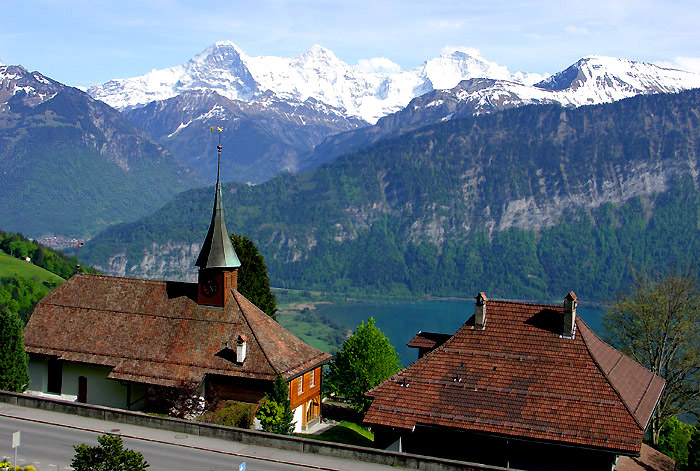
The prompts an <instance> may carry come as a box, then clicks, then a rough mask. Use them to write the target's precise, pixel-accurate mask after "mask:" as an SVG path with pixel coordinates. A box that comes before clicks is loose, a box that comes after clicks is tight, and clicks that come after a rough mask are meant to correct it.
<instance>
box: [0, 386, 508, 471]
mask: <svg viewBox="0 0 700 471" xmlns="http://www.w3.org/2000/svg"><path fill="white" fill-rule="evenodd" d="M0 402H5V403H8V404H13V405H17V406H21V407H30V408H34V409H42V410H48V411H53V412H61V413H64V414H72V415H79V416H82V417H90V418H93V419H99V420H107V421H111V422H118V423H123V424H130V425H139V426H142V427H150V428H156V429H161V430H169V431H172V432H177V433H186V434H188V435H199V436H202V437H210V438H220V439H222V440H230V441H235V442H240V443H245V444H249V445H258V446H265V447H272V448H278V449H282V450H289V451H297V452H301V453H315V454H318V455H324V456H332V457H336V458H342V459H347V460H354V461H365V462H370V463H377V464H385V465H390V466H391V465H393V466H400V467H403V468H410V469H420V470H425V471H438V470H439V471H452V470H466V471H497V470H502V469H504V468H499V467H493V466H486V465H479V464H474V463H466V462H462V461H454V460H447V459H441V458H433V457H429V456H422V455H412V454H408V453H399V452H393V451H385V450H377V449H374V448H366V447H360V446H353V445H343V444H337V443H329V442H324V441H320V440H313V439H309V438H301V437H295V436H286V435H275V434H270V433H266V432H260V431H257V430H248V429H241V428H235V427H225V426H221V425H213V424H205V423H202V422H195V421H189V420H181V419H173V418H169V417H157V416H152V415H148V414H144V413H142V412H134V411H127V410H122V409H112V408H109V407H102V406H94V405H90V404H81V403H76V402H70V401H63V400H59V399H52V398H45V397H36V396H31V395H27V394H17V393H11V392H7V391H0Z"/></svg>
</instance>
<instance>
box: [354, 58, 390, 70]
mask: <svg viewBox="0 0 700 471" xmlns="http://www.w3.org/2000/svg"><path fill="white" fill-rule="evenodd" d="M355 67H356V68H357V69H358V70H361V71H362V72H367V73H372V72H386V73H390V74H397V73H399V72H401V66H400V65H399V64H397V63H396V62H392V61H391V60H389V59H387V58H386V57H373V58H372V59H360V60H359V61H357V65H356V66H355Z"/></svg>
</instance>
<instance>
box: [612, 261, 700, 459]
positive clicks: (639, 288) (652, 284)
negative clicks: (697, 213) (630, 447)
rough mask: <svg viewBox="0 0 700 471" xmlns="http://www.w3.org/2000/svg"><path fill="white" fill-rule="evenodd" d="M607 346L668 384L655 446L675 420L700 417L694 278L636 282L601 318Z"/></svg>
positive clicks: (698, 301) (698, 300) (699, 299)
mask: <svg viewBox="0 0 700 471" xmlns="http://www.w3.org/2000/svg"><path fill="white" fill-rule="evenodd" d="M603 325H604V326H605V328H606V330H607V336H606V340H608V341H609V342H610V343H612V344H613V345H615V346H616V347H617V348H619V349H620V350H622V351H623V352H624V353H626V354H627V355H629V356H631V357H632V358H634V359H635V360H637V361H638V362H639V363H640V364H642V365H643V366H645V367H647V368H648V369H649V370H651V371H652V372H653V373H654V374H657V375H659V376H661V377H662V378H664V379H665V380H666V390H665V392H664V394H663V396H662V397H661V399H660V401H659V404H658V406H657V408H656V410H655V411H654V415H653V417H652V423H651V426H652V441H653V443H654V445H656V446H658V444H659V434H660V431H661V429H662V427H663V426H664V424H666V423H667V422H668V421H669V420H670V419H671V417H674V416H677V415H679V414H684V413H690V414H693V415H695V416H696V417H697V416H698V413H699V412H700V408H699V407H698V398H699V397H700V392H699V389H700V388H699V381H700V286H698V282H697V280H696V279H695V277H693V276H691V275H685V274H684V275H667V276H663V277H659V278H656V279H650V278H649V277H646V276H645V277H638V279H637V283H636V285H635V287H634V288H633V290H632V291H631V293H623V294H622V295H621V296H620V297H619V299H618V300H617V301H616V302H615V303H614V304H613V305H612V306H610V308H609V309H608V311H607V312H606V313H605V314H604V315H603Z"/></svg>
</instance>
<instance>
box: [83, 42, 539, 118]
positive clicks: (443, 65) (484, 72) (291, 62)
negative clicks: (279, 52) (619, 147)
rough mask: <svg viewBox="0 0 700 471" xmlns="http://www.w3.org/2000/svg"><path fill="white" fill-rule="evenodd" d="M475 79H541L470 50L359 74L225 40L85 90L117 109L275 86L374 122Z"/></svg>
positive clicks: (319, 59)
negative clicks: (254, 53)
mask: <svg viewBox="0 0 700 471" xmlns="http://www.w3.org/2000/svg"><path fill="white" fill-rule="evenodd" d="M477 77H489V78H497V79H506V80H511V81H513V82H517V83H525V84H532V83H535V82H537V81H539V80H541V79H542V78H544V77H543V76H541V75H537V74H525V73H522V72H517V73H515V74H511V73H510V72H509V71H508V69H507V68H506V67H503V66H500V65H498V64H496V63H494V62H489V61H487V60H486V59H484V58H483V57H481V56H479V55H478V54H476V53H474V52H472V53H471V54H468V53H466V52H464V51H454V52H451V53H446V54H443V55H442V56H440V57H438V58H435V59H431V60H429V61H426V62H425V63H423V64H422V65H421V66H419V67H417V68H416V69H414V70H412V71H399V72H393V73H389V72H363V71H361V70H359V69H358V68H353V67H351V66H349V65H348V64H346V63H345V62H343V61H341V60H340V59H338V58H337V57H336V56H335V54H333V52H331V51H329V50H328V49H326V48H323V47H321V46H318V45H316V46H313V47H312V48H311V49H310V50H309V51H308V52H306V53H304V54H301V55H299V56H297V57H293V58H283V57H275V56H258V57H251V56H248V55H246V54H245V53H244V52H243V51H241V50H240V48H238V47H237V46H236V45H235V44H234V43H232V42H230V41H222V42H217V43H215V44H214V45H212V46H210V47H209V48H207V49H206V50H204V51H203V52H202V53H201V54H199V55H197V56H195V57H194V58H192V59H191V60H189V61H188V62H186V63H185V64H182V65H179V66H176V67H172V68H169V69H162V70H153V71H151V72H149V73H147V74H145V75H143V76H140V77H133V78H127V79H115V80H111V81H109V82H107V83H105V84H102V85H94V86H92V87H90V88H89V89H88V93H89V94H90V95H91V96H92V97H94V98H97V99H99V100H102V101H104V102H106V103H107V104H109V105H111V106H113V107H115V108H117V109H127V108H136V107H139V106H144V105H145V104H147V103H149V102H151V101H155V100H165V99H168V98H172V97H174V96H177V95H179V94H180V93H182V92H184V91H188V90H213V91H216V92H217V93H219V94H220V95H222V96H225V97H227V98H230V99H234V100H242V101H249V100H251V99H253V98H254V97H256V96H258V95H260V94H262V93H264V92H266V91H272V92H273V93H275V94H276V95H278V96H279V97H280V98H283V99H292V100H295V101H301V102H303V101H305V100H306V99H307V98H314V99H316V100H318V101H321V102H323V103H326V104H328V105H330V106H333V107H336V108H340V109H343V110H345V113H346V114H347V115H348V116H354V117H359V118H361V119H363V120H365V121H367V122H370V123H375V122H376V121H377V120H378V119H379V118H381V117H382V116H386V115H388V114H390V113H393V112H396V111H398V110H400V109H401V108H403V107H404V106H406V105H407V104H408V103H409V102H410V101H411V99H413V98H415V97H416V96H420V95H422V94H424V93H426V92H429V91H431V90H434V89H449V88H452V87H454V86H456V85H457V84H458V83H459V82H460V81H461V80H464V79H470V78H477Z"/></svg>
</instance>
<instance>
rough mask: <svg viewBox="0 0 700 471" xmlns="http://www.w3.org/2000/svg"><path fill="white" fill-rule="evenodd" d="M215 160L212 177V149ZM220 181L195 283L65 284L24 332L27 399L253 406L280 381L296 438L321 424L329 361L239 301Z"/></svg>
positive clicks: (94, 279) (81, 278) (114, 280)
mask: <svg viewBox="0 0 700 471" xmlns="http://www.w3.org/2000/svg"><path fill="white" fill-rule="evenodd" d="M218 153H219V169H220V167H221V146H220V145H219V146H218ZM219 175H220V170H219ZM219 175H217V183H216V193H215V197H214V209H213V214H212V218H211V224H210V227H209V231H208V233H207V235H206V238H205V240H204V243H203V244H202V249H201V252H200V254H199V257H198V258H197V261H196V266H198V267H199V279H198V282H197V283H184V282H175V281H154V280H142V279H132V278H121V277H111V276H102V275H86V274H79V275H75V276H73V277H72V278H70V279H69V280H67V281H66V282H64V283H63V284H62V285H61V286H60V287H58V288H56V289H55V290H54V291H52V292H51V293H50V294H48V295H47V296H46V297H45V298H43V299H42V300H41V301H40V302H39V303H38V304H37V306H36V308H35V309H34V312H33V314H32V316H31V318H30V320H29V322H28V323H27V325H26V327H25V330H24V339H25V345H26V351H27V353H28V354H29V357H30V360H29V372H30V378H31V384H30V386H29V390H30V393H34V394H41V395H49V396H52V397H60V398H63V399H67V400H74V401H78V402H83V403H88V404H97V405H104V406H109V407H117V408H122V409H129V410H139V409H142V408H143V407H144V404H145V403H146V401H147V400H148V399H149V394H152V393H151V391H153V390H154V388H161V390H162V388H166V389H167V388H173V389H176V388H181V387H182V386H183V385H196V387H197V391H198V394H199V395H200V396H202V397H204V398H205V399H206V400H207V401H216V400H237V401H242V402H248V403H260V402H262V401H263V400H264V398H265V393H266V392H269V391H270V390H271V389H272V384H273V381H274V379H275V377H276V376H277V375H282V377H283V378H284V379H285V380H286V381H287V384H288V386H289V391H290V400H291V406H292V409H293V412H294V420H295V421H296V426H295V427H296V429H295V432H299V431H302V430H305V429H306V428H308V427H309V426H310V425H313V424H315V423H317V422H318V421H319V420H320V414H321V377H322V375H321V371H322V366H323V364H325V363H326V362H327V361H328V360H329V359H330V358H331V356H330V355H329V354H327V353H324V352H322V351H320V350H317V349H316V348H313V347H311V346H309V345H307V344H306V343H304V342H303V341H301V340H300V339H298V338H297V337H295V336H294V335H293V334H291V333H290V332H289V331H287V330H286V329H284V328H283V327H282V326H280V325H279V324H278V323H277V322H276V321H274V320H273V319H272V318H270V317H269V316H268V315H267V314H265V313H264V312H263V311H261V310H260V309H258V307H256V306H255V305H254V304H253V303H251V302H250V301H248V300H247V299H246V298H245V296H243V295H242V294H241V293H240V292H239V291H238V277H239V269H241V273H240V276H245V267H243V268H241V262H240V261H239V259H238V256H237V254H236V252H235V250H234V248H233V245H232V244H231V239H230V237H229V233H228V231H227V230H226V224H225V220H224V206H223V198H222V190H221V182H220V177H219Z"/></svg>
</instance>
